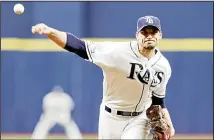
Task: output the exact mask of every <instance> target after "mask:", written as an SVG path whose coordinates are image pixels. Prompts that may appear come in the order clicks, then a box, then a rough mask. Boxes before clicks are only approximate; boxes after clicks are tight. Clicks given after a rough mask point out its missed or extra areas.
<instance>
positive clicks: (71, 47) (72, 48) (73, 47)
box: [64, 33, 88, 59]
mask: <svg viewBox="0 0 214 140" xmlns="http://www.w3.org/2000/svg"><path fill="white" fill-rule="evenodd" d="M64 49H66V50H67V51H69V52H73V53H75V54H77V55H79V56H80V57H82V58H84V59H88V55H87V52H86V45H85V42H84V41H82V40H81V39H79V38H78V37H76V36H74V35H73V34H70V33H67V42H66V45H65V48H64Z"/></svg>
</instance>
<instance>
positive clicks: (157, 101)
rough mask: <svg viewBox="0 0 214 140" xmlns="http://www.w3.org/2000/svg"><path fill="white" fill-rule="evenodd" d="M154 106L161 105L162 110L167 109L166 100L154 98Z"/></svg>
mask: <svg viewBox="0 0 214 140" xmlns="http://www.w3.org/2000/svg"><path fill="white" fill-rule="evenodd" d="M152 105H160V106H161V107H162V108H166V106H165V101H164V98H158V97H155V96H152Z"/></svg>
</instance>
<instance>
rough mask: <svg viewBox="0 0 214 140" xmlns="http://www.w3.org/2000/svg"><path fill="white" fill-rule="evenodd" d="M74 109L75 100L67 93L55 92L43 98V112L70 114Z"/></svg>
mask: <svg viewBox="0 0 214 140" xmlns="http://www.w3.org/2000/svg"><path fill="white" fill-rule="evenodd" d="M73 108H74V102H73V99H72V98H71V97H70V96H69V95H68V94H66V93H63V92H60V93H59V92H54V91H53V92H50V93H48V94H47V95H45V97H44V98H43V110H44V111H45V112H46V113H51V114H54V113H57V114H60V113H70V112H71V111H72V110H73Z"/></svg>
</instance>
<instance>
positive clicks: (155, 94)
mask: <svg viewBox="0 0 214 140" xmlns="http://www.w3.org/2000/svg"><path fill="white" fill-rule="evenodd" d="M152 95H154V96H156V97H158V96H159V97H162V98H163V97H165V95H159V94H157V93H154V92H152Z"/></svg>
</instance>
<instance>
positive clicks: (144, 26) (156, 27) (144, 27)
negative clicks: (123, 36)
mask: <svg viewBox="0 0 214 140" xmlns="http://www.w3.org/2000/svg"><path fill="white" fill-rule="evenodd" d="M148 26H152V27H155V28H157V29H158V30H159V31H161V30H160V29H159V28H158V27H157V26H154V25H145V26H142V27H141V28H140V29H138V31H141V30H142V29H143V28H145V27H148Z"/></svg>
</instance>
